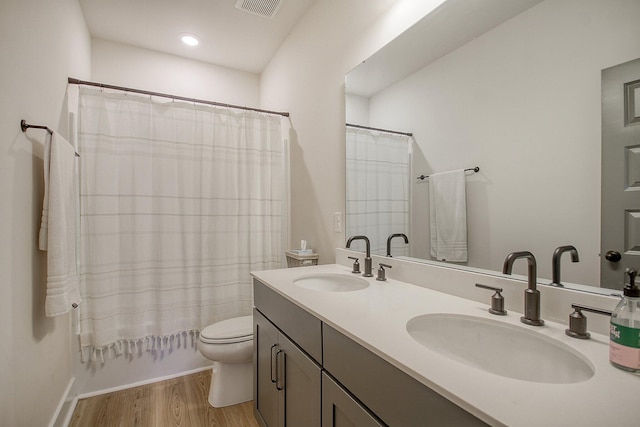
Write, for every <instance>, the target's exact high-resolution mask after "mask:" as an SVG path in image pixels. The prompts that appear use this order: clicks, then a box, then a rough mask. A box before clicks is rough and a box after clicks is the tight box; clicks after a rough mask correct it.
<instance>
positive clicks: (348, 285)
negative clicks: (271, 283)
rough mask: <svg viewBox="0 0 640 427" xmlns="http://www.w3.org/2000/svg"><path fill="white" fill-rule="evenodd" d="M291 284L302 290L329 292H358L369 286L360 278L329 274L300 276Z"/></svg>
mask: <svg viewBox="0 0 640 427" xmlns="http://www.w3.org/2000/svg"><path fill="white" fill-rule="evenodd" d="M293 283H294V284H295V285H297V286H300V287H302V288H306V289H312V290H314V291H329V292H351V291H359V290H360V289H364V288H366V287H367V286H369V282H367V281H366V280H364V279H362V278H360V277H353V276H346V275H344V274H329V273H327V274H312V275H308V276H301V277H298V278H297V279H294V281H293Z"/></svg>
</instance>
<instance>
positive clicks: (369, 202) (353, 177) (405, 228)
mask: <svg viewBox="0 0 640 427" xmlns="http://www.w3.org/2000/svg"><path fill="white" fill-rule="evenodd" d="M346 133H347V140H346V145H347V149H346V151H347V160H346V163H347V177H346V181H347V189H346V193H347V201H346V221H347V224H346V232H347V237H348V236H354V235H358V234H364V235H365V236H367V237H368V238H369V241H370V242H371V252H372V253H376V254H382V255H384V254H386V245H387V237H388V236H389V234H392V233H405V234H406V235H410V234H409V200H410V199H409V198H410V186H409V172H410V166H409V164H410V154H411V140H410V138H409V137H408V136H404V135H396V134H392V133H387V132H380V131H374V130H369V129H360V128H352V127H347V130H346ZM357 244H358V245H360V244H361V243H358V242H354V245H353V246H352V248H357V250H364V246H362V247H357V246H356V245H357ZM392 248H393V254H394V256H397V255H408V253H409V249H408V246H407V245H406V244H405V243H404V241H402V239H394V241H393V246H392Z"/></svg>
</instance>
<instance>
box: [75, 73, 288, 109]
mask: <svg viewBox="0 0 640 427" xmlns="http://www.w3.org/2000/svg"><path fill="white" fill-rule="evenodd" d="M69 84H74V85H85V86H96V87H99V88H103V89H115V90H121V91H124V92H131V93H139V94H142V95H150V96H160V97H163V98H169V99H175V100H177V101H187V102H197V103H198V104H206V105H213V106H216V107H225V108H235V109H238V110H247V111H256V112H258V113H267V114H276V115H278V116H283V117H289V113H286V112H279V111H269V110H262V109H260V108H251V107H242V106H240V105H232V104H225V103H222V102H214V101H205V100H202V99H196V98H187V97H184V96H177V95H168V94H166V93H160V92H151V91H148V90H141V89H132V88H128V87H123V86H114V85H108V84H104V83H95V82H88V81H84V80H78V79H74V78H72V77H69Z"/></svg>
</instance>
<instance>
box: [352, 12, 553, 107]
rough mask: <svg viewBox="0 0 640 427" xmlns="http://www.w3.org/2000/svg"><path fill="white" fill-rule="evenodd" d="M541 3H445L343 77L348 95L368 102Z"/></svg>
mask: <svg viewBox="0 0 640 427" xmlns="http://www.w3.org/2000/svg"><path fill="white" fill-rule="evenodd" d="M541 1H542V0H518V1H514V0H481V1H470V0H447V1H446V2H444V3H443V4H442V5H441V6H440V7H438V8H437V9H435V10H434V11H433V12H431V13H430V14H428V15H427V16H425V17H424V18H422V19H421V20H420V21H418V22H417V23H416V24H415V25H414V26H413V27H411V28H409V29H408V30H407V31H405V32H404V33H402V34H401V35H400V36H398V37H397V38H396V39H394V40H392V41H391V42H390V43H389V44H387V45H386V46H385V47H384V48H383V49H380V50H379V51H378V52H376V53H375V54H374V55H372V56H371V57H369V58H367V60H366V61H365V62H363V63H362V64H360V65H359V66H358V67H356V68H355V69H353V70H352V71H350V72H349V74H348V75H347V77H346V90H347V93H349V94H352V95H358V96H362V97H365V98H368V97H370V96H372V95H374V94H376V93H377V92H379V91H381V90H383V89H385V88H387V87H388V86H390V85H391V84H393V83H395V82H397V81H400V80H402V79H403V78H405V77H407V76H409V75H411V74H413V73H415V72H416V71H418V70H420V69H422V68H424V67H426V66H427V65H429V64H431V63H432V62H434V61H436V60H438V59H439V58H442V57H443V56H445V55H447V54H448V53H450V52H453V51H454V50H456V49H457V48H459V47H461V46H463V45H465V44H466V43H469V42H470V41H472V40H473V39H475V38H477V37H479V36H481V35H482V34H484V33H486V32H487V31H489V30H491V29H492V28H495V27H497V26H498V25H500V24H502V23H504V22H506V21H508V20H509V19H511V18H513V17H514V16H516V15H518V14H520V13H522V12H524V11H525V10H527V9H529V8H530V7H532V6H535V5H536V4H538V3H540V2H541Z"/></svg>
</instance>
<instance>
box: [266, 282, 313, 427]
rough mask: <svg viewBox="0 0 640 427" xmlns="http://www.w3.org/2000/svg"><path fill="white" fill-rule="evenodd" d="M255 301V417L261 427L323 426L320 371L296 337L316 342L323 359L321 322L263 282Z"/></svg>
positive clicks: (306, 341) (304, 340)
mask: <svg viewBox="0 0 640 427" xmlns="http://www.w3.org/2000/svg"><path fill="white" fill-rule="evenodd" d="M254 300H255V304H256V308H255V309H254V310H253V324H254V325H253V332H254V336H253V339H254V355H253V357H254V364H253V369H254V409H255V411H254V412H255V415H256V419H257V420H258V423H260V424H261V425H262V426H263V427H284V426H305V427H307V426H308V427H320V418H321V414H320V403H321V371H322V368H321V366H320V364H319V363H317V362H316V361H315V360H314V359H313V358H312V357H311V356H310V355H309V354H307V353H308V352H307V349H306V348H304V347H302V348H301V347H299V346H298V345H297V344H299V343H298V341H296V343H294V342H293V336H299V337H300V338H301V341H303V342H305V343H307V344H309V343H311V342H313V345H310V348H312V349H315V351H318V353H319V354H320V356H321V355H322V351H321V348H322V347H321V339H322V336H321V322H320V321H319V320H318V319H316V318H315V317H313V316H311V315H310V314H309V313H307V312H306V311H304V310H301V309H299V308H298V307H297V306H294V305H293V304H292V303H290V302H289V301H287V300H286V299H284V298H282V297H281V296H279V295H277V294H275V292H273V291H271V290H270V289H268V288H266V287H265V286H264V285H262V284H259V283H256V285H255V286H254ZM267 316H268V318H267ZM274 318H275V319H278V320H279V323H277V325H278V327H276V326H275V325H274V323H272V320H273V319H274ZM289 334H291V335H293V336H291V335H289ZM288 335H289V336H288ZM314 337H315V339H314ZM290 338H291V339H290ZM316 340H317V345H315V341H316ZM303 350H304V351H303ZM312 351H313V350H312ZM305 352H307V353H305Z"/></svg>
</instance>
